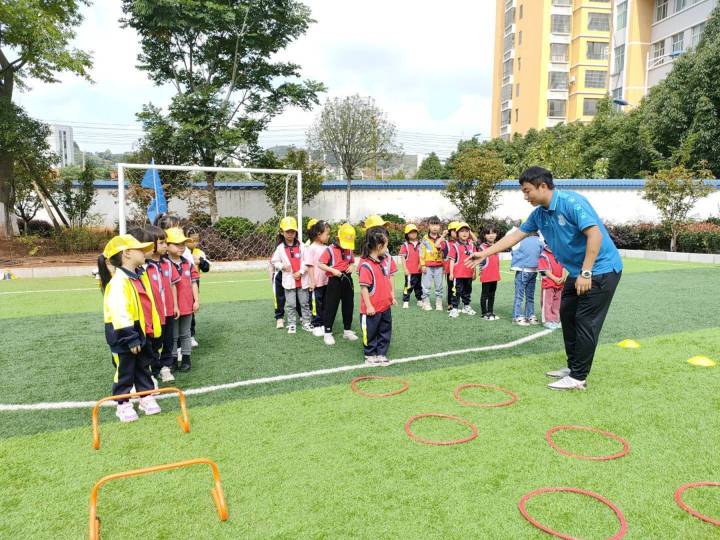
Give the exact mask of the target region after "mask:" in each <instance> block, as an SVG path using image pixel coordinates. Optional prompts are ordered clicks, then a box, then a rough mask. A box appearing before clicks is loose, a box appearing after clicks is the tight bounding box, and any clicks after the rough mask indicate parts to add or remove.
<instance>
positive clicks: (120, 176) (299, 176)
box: [117, 163, 303, 242]
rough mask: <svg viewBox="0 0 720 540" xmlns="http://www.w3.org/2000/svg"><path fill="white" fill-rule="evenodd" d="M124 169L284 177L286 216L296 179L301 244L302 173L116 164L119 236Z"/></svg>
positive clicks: (122, 219) (123, 229)
mask: <svg viewBox="0 0 720 540" xmlns="http://www.w3.org/2000/svg"><path fill="white" fill-rule="evenodd" d="M126 169H140V170H147V169H155V170H158V171H186V172H230V173H247V174H272V175H284V176H285V192H286V197H285V214H286V215H287V199H288V198H287V189H288V182H289V180H290V177H291V176H295V177H296V178H297V221H298V231H297V234H298V240H299V241H300V242H302V233H303V231H302V171H300V170H294V169H248V168H243V167H203V166H200V165H157V164H151V163H118V164H117V171H118V179H117V180H118V228H119V231H120V234H125V232H126V230H127V221H126V213H125V190H126V187H125V170H126Z"/></svg>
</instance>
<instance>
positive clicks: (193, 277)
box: [165, 227, 200, 372]
mask: <svg viewBox="0 0 720 540" xmlns="http://www.w3.org/2000/svg"><path fill="white" fill-rule="evenodd" d="M165 234H166V235H167V244H168V255H169V259H170V262H171V263H172V264H173V265H174V266H175V269H176V271H177V273H178V276H179V279H178V281H177V283H176V284H175V287H176V288H177V307H178V311H179V312H180V316H179V317H178V318H177V319H173V333H174V334H175V336H176V339H179V340H180V349H181V361H180V371H183V372H186V371H190V369H191V367H192V365H191V363H190V354H191V353H192V345H191V337H190V325H191V324H192V315H193V313H196V312H197V311H198V310H199V309H200V291H199V289H198V280H199V279H200V276H199V275H198V272H197V269H196V268H195V265H194V264H192V263H191V262H190V261H189V260H187V259H186V258H185V257H184V256H183V253H184V252H185V249H186V246H185V243H186V242H187V241H188V238H187V237H186V236H185V235H184V234H183V231H182V229H180V228H179V227H173V228H170V229H168V230H166V231H165Z"/></svg>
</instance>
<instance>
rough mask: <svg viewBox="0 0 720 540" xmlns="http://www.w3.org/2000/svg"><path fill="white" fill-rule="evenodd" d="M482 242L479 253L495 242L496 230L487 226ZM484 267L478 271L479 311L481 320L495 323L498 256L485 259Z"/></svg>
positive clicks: (498, 274)
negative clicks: (480, 284)
mask: <svg viewBox="0 0 720 540" xmlns="http://www.w3.org/2000/svg"><path fill="white" fill-rule="evenodd" d="M482 237H483V239H484V242H483V243H482V244H480V251H485V250H486V249H487V248H489V247H490V246H492V245H493V244H494V243H495V240H497V230H496V229H495V227H493V226H487V227H485V229H484V230H483V232H482ZM485 261H486V263H485V266H484V267H483V268H482V270H481V271H480V282H481V283H482V292H481V293H480V310H481V311H482V318H483V319H485V320H486V321H496V320H498V319H499V318H500V317H498V316H497V315H495V312H494V311H493V308H494V306H495V292H496V291H497V284H498V281H500V256H499V255H498V254H497V253H496V254H495V255H490V257H488V258H487V259H485Z"/></svg>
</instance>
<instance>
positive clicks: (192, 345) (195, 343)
mask: <svg viewBox="0 0 720 540" xmlns="http://www.w3.org/2000/svg"><path fill="white" fill-rule="evenodd" d="M198 345H200V344H199V343H198V341H197V339H195V336H193V337H191V338H190V346H191V347H197V346H198Z"/></svg>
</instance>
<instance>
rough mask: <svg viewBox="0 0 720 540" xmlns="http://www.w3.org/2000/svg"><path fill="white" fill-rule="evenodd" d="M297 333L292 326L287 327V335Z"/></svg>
mask: <svg viewBox="0 0 720 540" xmlns="http://www.w3.org/2000/svg"><path fill="white" fill-rule="evenodd" d="M296 332H297V328H296V327H295V325H294V324H290V325H288V334H295V333H296Z"/></svg>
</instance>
